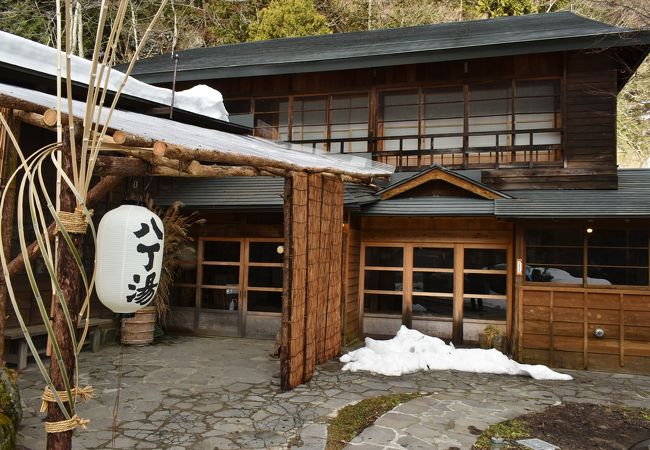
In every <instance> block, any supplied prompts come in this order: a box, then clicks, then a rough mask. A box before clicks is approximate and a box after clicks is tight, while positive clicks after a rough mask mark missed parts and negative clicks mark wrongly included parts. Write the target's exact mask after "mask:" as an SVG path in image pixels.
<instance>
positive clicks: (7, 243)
mask: <svg viewBox="0 0 650 450" xmlns="http://www.w3.org/2000/svg"><path fill="white" fill-rule="evenodd" d="M7 122H8V123H9V126H10V127H11V132H12V133H13V135H14V136H15V138H16V140H18V139H19V137H20V122H18V121H17V120H15V119H14V117H13V114H11V115H10V116H9V120H7ZM0 151H1V152H2V153H1V154H0V158H2V161H3V164H2V165H1V167H2V172H3V173H2V174H1V175H2V189H7V197H6V199H5V206H4V210H3V211H1V212H0V213H1V214H2V245H3V247H4V249H5V257H6V258H7V259H9V257H10V256H11V244H12V241H13V236H14V217H15V206H16V205H15V204H16V183H12V185H11V186H9V187H7V186H6V183H7V181H8V180H9V177H10V176H11V175H12V174H13V173H14V171H15V170H16V167H18V153H17V152H16V149H15V148H14V146H13V144H12V143H11V139H9V136H8V135H7V136H6V139H5V141H4V148H2V149H0ZM8 294H9V293H8V291H7V285H6V282H5V279H4V276H2V277H0V367H4V365H5V357H4V356H5V324H6V319H5V318H6V317H7V316H6V314H5V311H6V309H7V297H8Z"/></svg>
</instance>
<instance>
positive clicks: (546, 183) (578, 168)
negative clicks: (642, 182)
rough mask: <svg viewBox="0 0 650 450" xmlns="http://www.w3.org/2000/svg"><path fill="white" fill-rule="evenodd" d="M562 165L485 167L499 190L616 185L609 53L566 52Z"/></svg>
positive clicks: (485, 176)
mask: <svg viewBox="0 0 650 450" xmlns="http://www.w3.org/2000/svg"><path fill="white" fill-rule="evenodd" d="M565 61H566V62H565V71H564V74H563V78H564V81H563V87H562V90H563V93H564V105H563V113H564V114H563V115H564V119H563V120H564V129H565V136H564V142H563V147H564V156H565V165H564V168H548V169H503V170H486V171H484V172H483V173H482V181H483V182H484V183H487V184H489V185H491V186H493V187H495V188H497V189H558V188H563V189H616V188H617V186H618V182H617V175H616V95H617V72H616V70H617V69H616V61H615V58H614V55H613V54H612V53H611V52H592V53H581V52H570V53H567V54H566V55H565Z"/></svg>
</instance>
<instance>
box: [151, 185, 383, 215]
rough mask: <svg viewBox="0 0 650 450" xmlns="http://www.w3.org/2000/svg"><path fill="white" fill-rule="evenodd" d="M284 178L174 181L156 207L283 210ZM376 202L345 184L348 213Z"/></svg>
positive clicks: (368, 190) (358, 188)
mask: <svg viewBox="0 0 650 450" xmlns="http://www.w3.org/2000/svg"><path fill="white" fill-rule="evenodd" d="M283 196H284V178H280V177H229V178H194V179H192V178H187V179H174V180H170V183H169V184H168V185H167V186H166V189H165V190H164V191H162V192H160V193H159V194H158V195H155V196H154V201H155V203H156V204H157V205H161V206H166V205H170V204H171V203H173V202H175V201H177V200H180V201H181V202H182V203H183V204H184V205H185V206H187V207H191V208H196V209H202V210H208V209H209V210H235V209H247V210H248V209H255V210H280V211H281V210H282V206H283V204H284V198H283ZM374 201H377V198H376V197H375V196H374V191H373V190H372V189H371V188H370V187H367V186H362V185H358V184H352V183H345V192H344V202H345V206H346V207H347V208H349V209H358V208H359V206H360V205H362V204H365V203H368V202H374Z"/></svg>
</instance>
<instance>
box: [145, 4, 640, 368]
mask: <svg viewBox="0 0 650 450" xmlns="http://www.w3.org/2000/svg"><path fill="white" fill-rule="evenodd" d="M649 50H650V32H647V31H639V30H631V29H625V28H618V27H614V26H610V25H607V24H604V23H600V22H595V21H592V20H589V19H586V18H583V17H580V16H577V15H575V14H572V13H568V12H562V13H552V14H539V15H529V16H520V17H508V18H499V19H491V20H482V21H474V22H459V23H448V24H438V25H428V26H419V27H410V28H400V29H392V30H376V31H368V32H359V33H345V34H333V35H325V36H314V37H306V38H291V39H278V40H273V41H264V42H255V43H245V44H236V45H228V46H222V47H215V48H201V49H194V50H187V51H182V52H180V54H179V62H178V70H177V73H176V74H175V76H176V80H177V86H180V87H183V88H184V87H190V86H192V85H196V84H199V83H202V84H208V85H210V86H212V87H215V88H217V89H218V90H219V91H221V92H222V93H223V95H224V98H225V100H226V106H227V109H228V110H229V112H230V119H231V121H233V122H237V123H240V124H243V125H248V126H250V127H251V128H253V129H254V133H255V134H256V135H258V136H263V137H268V138H271V139H276V140H281V141H288V142H294V143H297V144H302V145H306V146H311V147H312V148H314V151H325V152H330V153H355V154H358V155H362V156H365V157H367V158H372V159H374V160H377V161H381V162H385V163H389V164H392V165H395V166H396V167H397V170H398V173H396V174H395V176H393V178H392V179H391V181H390V183H388V184H384V185H382V186H380V188H379V189H378V190H375V191H373V190H371V189H365V188H360V187H358V186H349V187H348V190H347V191H346V206H347V208H346V211H347V212H346V217H345V223H344V236H345V239H344V249H343V255H344V256H343V258H344V268H345V274H344V276H343V279H344V280H345V281H344V285H343V286H342V293H343V296H344V300H345V301H344V302H343V303H344V311H342V314H343V315H344V320H343V324H344V329H343V330H342V332H343V333H344V334H345V337H346V339H347V340H348V341H350V340H352V339H354V338H357V337H361V336H363V335H392V334H394V333H395V331H396V330H397V329H398V327H399V326H400V325H401V324H406V325H408V326H410V327H413V328H416V329H418V330H421V331H423V332H425V333H428V334H431V335H435V336H438V337H441V338H444V339H453V341H454V342H456V343H458V344H471V343H475V342H476V341H477V339H478V334H479V332H480V331H481V330H483V329H484V328H485V327H486V326H488V325H496V326H497V327H499V328H501V329H502V330H503V331H504V332H505V333H506V334H507V336H508V337H509V340H510V343H511V350H512V352H513V354H514V356H515V357H516V358H517V359H519V360H521V361H525V362H535V363H537V362H538V363H544V364H550V365H553V366H560V367H566V368H589V369H607V370H624V371H641V372H648V371H649V370H650V245H649V244H650V239H649V233H650V227H649V225H650V220H649V219H650V184H649V183H650V171H646V170H622V169H618V168H617V161H616V103H617V94H618V93H619V92H620V90H621V89H622V88H623V87H624V86H625V84H626V82H627V81H628V80H629V78H630V77H631V76H633V75H634V72H635V70H636V68H637V67H638V66H639V64H641V63H642V62H643V60H644V58H645V57H646V55H647V54H648V51H649ZM135 76H136V77H138V78H140V79H142V80H143V81H146V82H149V83H158V84H166V85H168V84H170V82H171V80H172V78H173V77H174V65H173V61H172V60H171V59H170V58H169V56H161V57H157V58H152V59H149V60H145V61H141V62H139V63H138V65H137V66H136V70H135ZM281 195H282V181H281V180H279V179H278V180H275V179H273V178H268V179H263V180H260V179H227V180H225V179H224V180H209V181H207V180H206V181H200V180H192V181H187V182H183V183H176V184H174V185H173V186H171V189H167V190H164V189H163V190H161V192H160V193H159V194H158V200H159V201H161V202H163V203H164V202H165V201H171V200H175V199H180V200H182V201H184V202H185V203H186V205H187V206H188V207H190V208H196V209H200V210H201V211H203V213H204V214H205V215H206V217H207V218H208V225H207V226H205V227H202V229H201V230H200V231H198V232H197V233H198V234H199V236H198V237H199V239H197V246H196V248H194V249H188V261H187V265H186V267H187V269H188V270H186V271H185V272H184V273H183V277H182V279H180V280H179V283H178V286H177V296H176V300H175V301H176V307H175V310H174V317H173V320H172V325H173V326H175V327H177V328H180V329H185V330H188V331H195V332H208V333H210V332H211V333H217V334H222V333H224V334H231V335H240V336H243V335H247V336H260V335H272V334H274V331H275V330H276V329H277V328H278V327H279V321H280V314H279V313H280V310H281V301H280V296H281V291H282V289H281V288H282V285H281V282H282V276H281V267H282V256H281V254H280V253H279V251H278V246H280V245H282V236H283V230H282V209H281V205H282V198H281Z"/></svg>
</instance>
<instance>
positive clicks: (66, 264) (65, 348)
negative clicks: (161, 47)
mask: <svg viewBox="0 0 650 450" xmlns="http://www.w3.org/2000/svg"><path fill="white" fill-rule="evenodd" d="M62 152H63V169H64V170H65V172H66V173H67V174H68V175H69V176H72V155H71V151H70V135H69V131H68V130H66V133H65V135H64V137H63V149H62ZM60 198H61V211H69V212H73V211H74V209H75V206H76V200H75V197H74V194H73V193H72V191H71V190H70V189H69V188H68V186H67V185H65V184H64V185H63V186H62V188H61V197H60ZM70 238H71V239H72V242H73V244H74V246H75V247H76V249H77V251H78V252H81V247H82V244H83V239H84V235H83V234H71V235H70ZM57 252H58V253H57V261H56V277H57V279H58V280H59V283H60V284H61V290H62V291H63V297H64V301H65V302H66V304H67V306H68V310H69V311H70V316H71V318H72V320H73V323H75V325H76V323H77V322H78V315H79V306H80V305H79V303H80V297H81V296H80V294H81V285H82V281H81V273H80V271H79V268H78V267H77V264H76V262H75V260H74V257H73V256H72V253H71V251H70V249H69V248H68V245H67V243H66V241H65V239H59V240H58V246H57ZM53 302H54V308H53V314H52V327H53V329H54V335H55V336H54V337H55V339H56V342H57V343H58V344H59V347H60V348H61V354H62V359H63V364H64V368H65V371H66V374H67V377H68V379H69V381H70V386H71V387H74V366H75V364H74V361H75V345H76V343H75V342H74V341H73V339H72V336H70V332H69V330H68V324H67V322H66V319H65V315H64V314H63V308H62V307H61V303H60V301H59V299H58V298H57V297H56V296H55V297H54V298H53ZM50 377H51V378H52V382H53V384H54V387H55V388H56V390H58V391H62V390H65V385H64V383H63V374H62V373H61V368H60V367H59V364H58V362H57V359H56V358H54V357H52V359H51V363H50ZM66 406H69V405H67V404H66ZM68 411H69V409H68ZM61 420H65V416H64V415H63V412H62V411H61V410H60V409H59V405H58V404H57V403H48V407H47V421H48V422H59V421H61ZM71 448H72V430H71V431H66V432H63V433H48V435H47V449H48V450H69V449H71Z"/></svg>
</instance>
